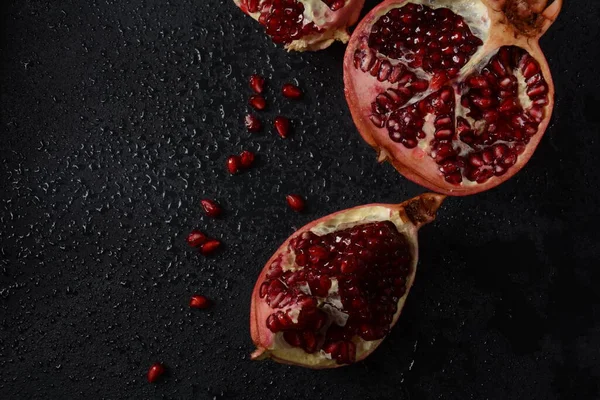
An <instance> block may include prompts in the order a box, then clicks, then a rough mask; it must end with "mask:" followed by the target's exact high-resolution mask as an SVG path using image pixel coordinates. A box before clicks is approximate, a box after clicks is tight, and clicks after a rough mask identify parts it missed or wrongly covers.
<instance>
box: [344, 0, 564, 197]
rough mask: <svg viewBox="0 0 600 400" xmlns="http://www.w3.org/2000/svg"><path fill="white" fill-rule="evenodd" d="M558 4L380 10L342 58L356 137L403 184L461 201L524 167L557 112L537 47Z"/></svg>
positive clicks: (428, 3)
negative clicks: (399, 176) (390, 167)
mask: <svg viewBox="0 0 600 400" xmlns="http://www.w3.org/2000/svg"><path fill="white" fill-rule="evenodd" d="M561 6H562V0H554V1H553V2H552V1H551V4H549V5H548V1H547V0H410V1H406V0H388V1H384V2H383V3H381V4H380V5H378V6H377V7H375V8H374V9H373V10H372V11H371V12H370V13H369V14H368V15H367V16H366V17H365V18H364V19H363V20H362V21H361V22H360V23H359V25H358V26H357V28H356V29H355V31H354V33H353V34H352V38H351V39H350V43H349V44H348V47H347V49H346V54H345V57H344V84H345V93H346V100H347V101H348V105H349V107H350V111H351V113H352V118H353V120H354V122H355V124H356V126H357V128H358V130H359V132H360V134H361V135H362V137H363V138H364V139H365V140H366V141H367V142H368V143H369V144H370V145H371V146H372V147H373V148H375V149H376V150H377V152H378V155H379V160H380V161H385V160H387V161H389V162H391V163H392V164H393V165H394V167H395V168H396V169H397V170H398V171H399V172H400V173H402V174H403V175H404V176H405V177H407V178H408V179H410V180H412V181H414V182H416V183H418V184H420V185H422V186H425V187H427V188H429V189H431V190H434V191H436V192H439V193H444V194H448V195H455V196H464V195H469V194H474V193H478V192H482V191H484V190H488V189H490V188H493V187H495V186H497V185H499V184H500V183H502V182H504V181H505V180H507V179H509V178H510V177H511V176H513V175H514V174H515V173H517V172H518V171H519V170H520V169H521V168H522V167H523V166H524V165H525V164H526V163H527V161H528V160H529V158H530V157H531V156H532V154H533V152H534V150H535V148H536V147H537V145H538V143H539V141H540V139H541V138H542V136H543V134H544V131H545V130H546V128H547V126H548V123H549V121H550V117H551V114H552V108H553V105H554V85H553V83H552V76H551V75H550V70H549V68H548V63H547V62H546V59H545V58H544V54H543V53H542V50H541V49H540V46H539V44H538V39H539V38H540V37H541V36H542V34H544V32H546V30H547V29H548V28H549V27H550V25H551V24H552V22H553V21H554V20H555V19H556V18H557V16H558V13H559V11H560V8H561Z"/></svg>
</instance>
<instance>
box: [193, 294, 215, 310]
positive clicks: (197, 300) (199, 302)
mask: <svg viewBox="0 0 600 400" xmlns="http://www.w3.org/2000/svg"><path fill="white" fill-rule="evenodd" d="M209 305H210V301H209V300H208V299H207V298H206V296H202V295H199V294H195V295H193V296H192V297H191V298H190V308H198V309H204V308H208V306H209Z"/></svg>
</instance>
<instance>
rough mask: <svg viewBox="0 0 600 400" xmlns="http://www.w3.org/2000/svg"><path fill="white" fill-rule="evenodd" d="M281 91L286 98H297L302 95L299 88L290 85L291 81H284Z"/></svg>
mask: <svg viewBox="0 0 600 400" xmlns="http://www.w3.org/2000/svg"><path fill="white" fill-rule="evenodd" d="M281 92H282V93H283V96H284V97H287V98H288V99H299V98H300V97H302V90H300V88H299V87H298V86H296V85H292V84H291V83H286V84H285V85H283V88H281Z"/></svg>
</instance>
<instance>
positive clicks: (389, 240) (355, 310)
mask: <svg viewBox="0 0 600 400" xmlns="http://www.w3.org/2000/svg"><path fill="white" fill-rule="evenodd" d="M443 199H444V196H443V195H439V194H433V193H427V194H423V195H421V196H419V197H416V198H413V199H411V200H408V201H406V202H404V203H402V204H398V205H390V204H369V205H364V206H360V207H356V208H352V209H348V210H344V211H339V212H337V213H334V214H331V215H328V216H326V217H323V218H321V219H319V220H316V221H314V222H312V223H310V224H308V225H306V226H304V227H302V228H300V229H299V230H298V231H296V232H295V233H294V234H293V235H292V236H291V237H290V238H288V239H287V240H286V241H285V242H284V243H283V245H281V247H279V249H278V250H277V251H276V252H275V254H274V255H273V256H272V257H271V258H270V259H269V261H268V262H267V264H266V265H265V267H264V269H263V270H262V272H261V274H260V276H259V277H258V280H257V282H256V285H255V287H254V291H253V294H252V303H251V311H250V331H251V335H252V340H253V341H254V343H255V344H256V346H257V350H256V351H255V352H254V353H253V354H252V358H253V359H263V358H272V359H273V360H275V361H278V362H282V363H287V364H296V365H301V366H304V367H308V368H333V367H337V366H341V365H345V364H350V363H353V362H356V361H359V360H362V359H364V358H365V357H367V356H368V355H369V354H370V353H371V352H372V351H373V350H375V348H376V347H377V346H378V345H379V344H380V343H381V341H382V340H383V339H384V338H385V336H386V335H387V334H388V333H389V332H390V330H391V329H392V327H393V325H394V324H395V323H396V321H397V320H398V317H399V316H400V312H401V310H402V307H403V305H404V302H405V300H406V296H407V295H408V292H409V290H410V287H411V285H412V282H413V280H414V277H415V273H416V266H417V259H418V252H417V248H418V244H417V233H418V230H419V228H420V227H421V226H423V225H425V224H427V223H429V222H431V221H433V219H434V218H435V214H436V211H437V209H438V208H439V206H440V205H441V203H442V201H443Z"/></svg>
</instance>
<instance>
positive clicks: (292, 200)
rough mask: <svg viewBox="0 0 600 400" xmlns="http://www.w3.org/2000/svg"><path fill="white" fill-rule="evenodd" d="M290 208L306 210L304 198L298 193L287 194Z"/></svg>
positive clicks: (298, 210)
mask: <svg viewBox="0 0 600 400" xmlns="http://www.w3.org/2000/svg"><path fill="white" fill-rule="evenodd" d="M285 199H286V200H287V203H288V205H289V206H290V208H291V209H292V210H294V211H296V212H300V211H302V210H304V199H303V198H302V196H300V195H298V194H288V195H287V196H285Z"/></svg>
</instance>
